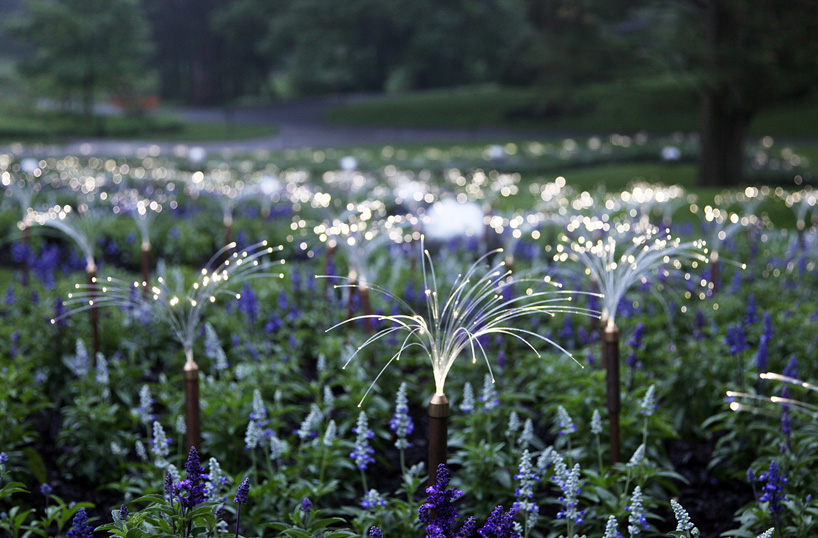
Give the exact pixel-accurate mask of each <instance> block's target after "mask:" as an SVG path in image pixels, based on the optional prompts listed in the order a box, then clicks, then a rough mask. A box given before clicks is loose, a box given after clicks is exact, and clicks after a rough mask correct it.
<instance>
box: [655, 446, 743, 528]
mask: <svg viewBox="0 0 818 538" xmlns="http://www.w3.org/2000/svg"><path fill="white" fill-rule="evenodd" d="M667 450H668V456H669V457H670V461H671V462H672V463H673V467H674V469H675V470H676V472H677V473H679V474H680V475H682V476H683V477H685V479H687V482H688V483H687V484H681V485H680V487H679V498H678V499H677V500H678V501H679V503H681V505H682V506H684V508H685V509H686V510H687V511H688V513H689V514H690V519H691V520H692V521H693V523H695V524H696V527H698V529H699V531H700V532H701V536H702V538H716V537H718V536H720V535H721V533H723V532H724V531H727V530H731V529H735V528H737V527H738V525H737V524H736V522H735V521H734V519H733V516H734V514H735V513H736V510H738V509H739V508H741V507H742V506H744V505H746V504H748V503H750V502H752V500H753V492H752V490H751V489H750V488H749V487H748V486H747V484H745V483H743V482H741V481H738V480H719V479H718V478H716V477H714V476H713V473H712V472H711V471H710V470H709V469H708V464H709V463H710V460H711V456H712V447H710V446H708V445H706V444H702V443H697V442H693V441H676V442H673V443H670V444H669V445H668V447H667ZM665 520H666V521H668V522H671V521H675V520H674V518H673V513H672V512H671V511H670V510H667V515H666V516H665Z"/></svg>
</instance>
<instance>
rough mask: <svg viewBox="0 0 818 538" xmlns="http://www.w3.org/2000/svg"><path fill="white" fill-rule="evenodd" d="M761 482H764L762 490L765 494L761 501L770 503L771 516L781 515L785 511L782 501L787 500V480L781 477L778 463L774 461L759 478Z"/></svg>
mask: <svg viewBox="0 0 818 538" xmlns="http://www.w3.org/2000/svg"><path fill="white" fill-rule="evenodd" d="M759 480H760V481H761V482H764V487H763V488H762V489H761V491H763V493H762V495H761V497H760V498H759V500H760V501H761V502H768V503H770V514H772V515H773V516H774V517H775V516H776V514H780V513H781V512H782V511H783V510H784V507H783V506H782V505H781V501H785V500H787V497H786V495H784V486H785V485H786V484H787V478H786V477H784V476H782V475H781V472H780V471H779V470H778V463H776V461H775V460H772V461H771V462H770V468H769V469H768V470H767V472H766V473H763V474H762V475H761V476H760V477H759Z"/></svg>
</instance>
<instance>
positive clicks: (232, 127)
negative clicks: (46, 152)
mask: <svg viewBox="0 0 818 538" xmlns="http://www.w3.org/2000/svg"><path fill="white" fill-rule="evenodd" d="M95 121H96V122H89V121H88V120H87V119H86V118H85V117H83V116H80V115H75V114H58V113H45V112H39V113H15V112H14V111H13V110H9V109H8V108H6V110H4V111H3V113H0V142H59V141H60V140H62V139H65V138H67V137H76V136H79V137H93V138H96V137H99V138H117V139H145V140H157V141H186V142H209V141H217V140H241V139H247V138H259V137H263V136H269V135H272V134H274V133H275V132H276V129H275V127H271V126H266V125H258V124H244V123H232V124H227V123H225V122H187V121H184V120H183V119H181V118H179V117H177V116H175V115H173V114H167V113H164V114H156V115H149V116H143V117H98V118H96V120H95Z"/></svg>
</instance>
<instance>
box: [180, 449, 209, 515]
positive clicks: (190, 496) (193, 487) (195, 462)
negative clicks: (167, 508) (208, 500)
mask: <svg viewBox="0 0 818 538" xmlns="http://www.w3.org/2000/svg"><path fill="white" fill-rule="evenodd" d="M185 471H186V472H187V476H186V477H185V479H184V480H182V481H181V482H179V483H178V484H176V485H175V486H174V493H176V496H177V498H178V499H179V502H180V503H181V504H182V506H184V507H185V508H195V507H196V506H199V505H200V504H202V503H203V502H204V501H205V496H206V493H207V485H206V483H205V482H206V481H205V479H206V478H207V474H206V473H205V472H204V467H202V466H201V464H200V463H199V453H198V452H196V447H193V446H192V447H190V452H189V454H188V458H187V461H186V462H185Z"/></svg>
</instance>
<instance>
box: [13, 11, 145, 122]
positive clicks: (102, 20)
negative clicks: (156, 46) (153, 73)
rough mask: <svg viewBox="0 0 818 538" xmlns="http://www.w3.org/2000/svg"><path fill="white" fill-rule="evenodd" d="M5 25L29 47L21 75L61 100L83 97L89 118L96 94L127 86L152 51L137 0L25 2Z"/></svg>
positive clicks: (138, 75)
mask: <svg viewBox="0 0 818 538" xmlns="http://www.w3.org/2000/svg"><path fill="white" fill-rule="evenodd" d="M22 4H23V5H22V7H23V9H24V10H23V14H22V16H20V17H19V18H17V19H15V20H14V21H12V22H11V23H10V25H9V28H10V31H11V33H12V34H13V35H14V36H15V37H16V38H17V39H18V40H20V41H22V42H24V43H26V44H28V45H29V47H30V49H31V53H30V54H29V55H27V56H25V57H24V58H23V59H22V60H21V61H20V63H19V66H18V67H19V70H20V72H21V73H22V74H23V75H24V76H25V77H27V78H28V79H30V80H32V81H33V82H35V83H36V84H37V85H39V86H40V87H41V88H42V89H44V90H45V91H47V92H48V93H49V94H51V95H53V96H54V97H57V98H59V99H61V100H69V99H71V98H73V97H75V96H79V97H80V98H81V101H82V104H83V109H84V111H85V112H86V113H87V114H92V112H93V106H94V102H95V94H96V92H98V91H99V90H118V89H124V88H128V87H131V86H133V85H135V84H138V83H139V82H140V79H141V78H142V77H144V76H145V74H146V68H145V61H146V59H147V58H148V56H149V54H150V53H151V51H152V48H151V41H150V34H149V31H150V29H149V26H148V24H147V20H146V18H145V16H144V14H143V12H142V8H141V6H140V3H139V0H26V1H24V2H22Z"/></svg>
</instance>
